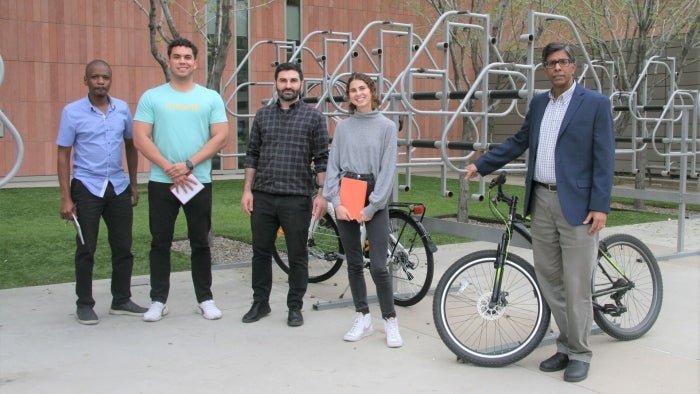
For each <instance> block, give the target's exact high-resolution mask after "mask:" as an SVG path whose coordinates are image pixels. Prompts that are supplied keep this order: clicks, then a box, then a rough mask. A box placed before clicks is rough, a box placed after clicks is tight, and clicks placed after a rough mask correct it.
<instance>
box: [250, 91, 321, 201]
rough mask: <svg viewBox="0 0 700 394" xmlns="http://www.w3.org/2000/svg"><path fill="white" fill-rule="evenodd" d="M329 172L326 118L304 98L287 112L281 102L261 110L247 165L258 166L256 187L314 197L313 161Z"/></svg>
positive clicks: (264, 190)
mask: <svg viewBox="0 0 700 394" xmlns="http://www.w3.org/2000/svg"><path fill="white" fill-rule="evenodd" d="M312 162H313V165H314V168H315V170H316V172H326V165H327V163H328V127H327V125H326V117H325V116H323V114H321V113H320V112H319V111H318V110H317V109H316V108H314V107H312V106H310V105H308V104H305V103H304V102H302V101H301V100H299V101H297V102H296V103H293V104H292V105H291V106H290V108H289V110H286V111H283V110H282V108H280V106H279V103H278V102H275V103H273V104H270V105H267V106H265V107H263V108H261V109H259V110H258V112H257V113H256V114H255V120H254V121H253V128H252V129H251V131H250V142H249V143H248V150H247V151H246V158H245V168H254V169H255V178H254V179H253V185H252V186H253V187H252V189H253V190H256V191H261V192H266V193H272V194H290V195H303V196H310V195H312V194H313V193H314V192H315V191H316V189H315V187H314V183H313V178H312V171H311V163H312Z"/></svg>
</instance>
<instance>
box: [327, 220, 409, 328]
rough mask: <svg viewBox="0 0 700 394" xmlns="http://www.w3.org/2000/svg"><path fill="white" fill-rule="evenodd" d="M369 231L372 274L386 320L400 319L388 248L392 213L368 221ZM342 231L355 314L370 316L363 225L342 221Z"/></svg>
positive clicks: (339, 226) (366, 226)
mask: <svg viewBox="0 0 700 394" xmlns="http://www.w3.org/2000/svg"><path fill="white" fill-rule="evenodd" d="M365 228H366V229H367V239H368V240H369V245H370V248H369V260H370V269H369V271H370V274H371V275H372V280H374V286H375V287H376V289H377V298H378V299H379V308H380V309H381V312H382V318H384V319H388V318H391V317H396V311H395V310H394V291H393V289H392V285H391V276H390V275H389V270H388V269H387V268H386V259H387V248H388V245H389V210H388V209H386V208H384V209H380V210H379V211H377V212H376V213H375V214H374V217H372V220H370V221H368V222H365ZM338 232H339V233H340V241H341V242H342V244H343V249H344V250H345V257H346V261H347V264H348V282H349V283H350V292H351V293H352V299H353V301H354V302H355V311H356V312H362V313H369V305H367V285H366V283H365V274H364V264H365V263H364V252H363V248H364V246H363V245H360V241H361V240H360V224H359V223H357V222H356V221H354V220H353V221H346V220H338Z"/></svg>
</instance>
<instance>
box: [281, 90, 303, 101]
mask: <svg viewBox="0 0 700 394" xmlns="http://www.w3.org/2000/svg"><path fill="white" fill-rule="evenodd" d="M277 97H279V98H280V100H283V101H294V100H296V99H298V98H301V89H300V90H294V89H285V90H279V89H277Z"/></svg>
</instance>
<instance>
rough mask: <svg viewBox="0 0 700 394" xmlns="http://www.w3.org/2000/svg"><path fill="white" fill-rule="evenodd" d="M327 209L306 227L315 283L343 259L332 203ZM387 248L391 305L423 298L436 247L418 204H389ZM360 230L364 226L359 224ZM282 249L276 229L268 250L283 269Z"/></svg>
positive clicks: (366, 244)
mask: <svg viewBox="0 0 700 394" xmlns="http://www.w3.org/2000/svg"><path fill="white" fill-rule="evenodd" d="M328 206H329V209H328V212H327V213H326V214H325V215H324V216H323V217H321V218H320V219H318V220H316V219H315V218H312V220H311V225H310V226H309V236H308V240H307V248H308V251H309V282H311V283H318V282H322V281H324V280H327V279H329V278H331V277H332V276H333V275H335V273H336V272H338V270H339V269H340V267H341V265H342V264H343V260H345V252H344V250H343V245H342V243H341V242H340V235H339V233H338V227H337V226H336V223H335V217H334V211H333V207H332V204H330V203H329V204H328ZM388 207H389V229H388V231H389V248H388V250H387V255H388V256H389V257H388V259H387V266H388V268H389V273H390V274H391V276H392V278H394V283H393V287H394V304H395V305H399V306H411V305H415V304H416V303H418V302H419V301H420V300H422V299H423V297H425V295H426V294H427V293H428V290H429V289H430V285H431V282H432V280H433V264H434V262H433V253H435V252H436V251H437V247H436V246H435V244H433V241H432V239H431V238H430V234H429V233H428V231H426V229H425V227H423V224H422V223H421V221H422V220H423V217H424V215H425V206H424V205H423V204H422V203H398V202H395V203H389V206H388ZM363 230H364V227H363ZM362 240H363V244H364V256H365V266H366V267H369V247H370V245H369V242H368V241H367V240H366V237H365V235H364V231H363V235H362ZM285 250H286V242H285V239H284V232H283V231H282V230H281V229H280V231H279V233H278V237H277V242H276V245H275V250H274V252H273V253H272V256H273V257H274V260H275V262H276V263H277V265H279V267H280V268H281V269H282V270H283V271H284V272H287V273H288V272H289V266H288V263H287V261H286V260H285V259H283V258H282V255H281V254H280V253H279V252H284V251H285Z"/></svg>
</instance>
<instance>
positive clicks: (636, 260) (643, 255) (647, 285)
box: [591, 234, 663, 341]
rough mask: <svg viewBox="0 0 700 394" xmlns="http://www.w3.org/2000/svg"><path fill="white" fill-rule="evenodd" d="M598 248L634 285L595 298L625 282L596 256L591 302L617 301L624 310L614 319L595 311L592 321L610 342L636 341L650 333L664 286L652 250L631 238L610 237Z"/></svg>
mask: <svg viewBox="0 0 700 394" xmlns="http://www.w3.org/2000/svg"><path fill="white" fill-rule="evenodd" d="M601 244H605V245H606V247H607V250H608V253H609V254H610V255H611V256H612V258H613V260H614V261H615V263H616V264H617V265H618V266H619V267H620V268H621V269H622V271H623V272H624V274H625V278H626V279H627V280H630V281H632V282H633V286H632V288H630V289H629V290H626V291H622V292H614V293H611V294H605V295H600V296H597V295H596V292H604V291H605V289H606V288H608V289H609V288H610V287H611V285H612V284H613V283H616V282H617V281H618V280H624V279H621V278H622V275H621V274H619V273H618V272H617V270H615V269H614V267H613V266H612V265H611V264H610V262H608V261H607V260H606V259H605V258H603V257H602V253H600V252H599V254H598V264H597V265H596V268H595V270H594V271H593V277H592V280H591V289H592V292H593V301H594V302H597V303H598V304H600V305H603V304H604V302H608V301H610V302H612V303H613V304H614V303H615V299H614V298H613V297H616V298H618V301H620V302H621V303H622V305H624V306H626V307H627V310H626V311H625V312H624V313H621V314H620V313H617V314H619V315H620V316H614V315H613V314H611V313H606V311H605V310H604V309H603V310H601V309H594V311H593V318H594V320H595V322H596V324H597V325H598V327H600V329H601V330H603V332H605V333H606V334H608V335H610V336H611V337H613V338H616V339H619V340H622V341H629V340H632V339H637V338H639V337H641V336H642V335H644V334H646V333H647V332H648V331H649V330H650V329H651V327H652V326H653V325H654V323H655V322H656V319H657V318H658V317H659V312H660V311H661V304H662V301H663V282H662V279H661V270H660V269H659V264H658V262H657V261H656V258H655V257H654V254H653V253H652V252H651V250H649V248H648V247H647V246H646V245H645V244H644V243H643V242H642V241H641V240H639V239H637V238H635V237H633V236H631V235H628V234H613V235H610V236H608V237H606V238H605V239H603V240H602V241H601ZM606 273H607V275H606ZM613 304H610V305H613Z"/></svg>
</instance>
